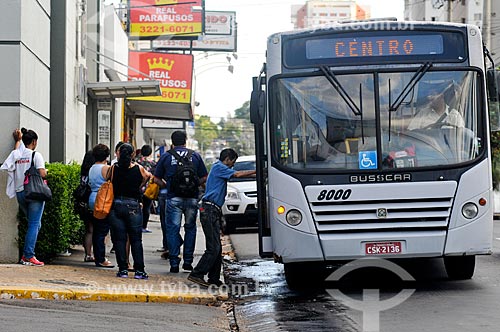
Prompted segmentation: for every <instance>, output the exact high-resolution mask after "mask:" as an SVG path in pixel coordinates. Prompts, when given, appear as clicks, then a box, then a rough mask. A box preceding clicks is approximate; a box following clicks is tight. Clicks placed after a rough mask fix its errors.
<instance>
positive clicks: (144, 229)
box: [142, 228, 153, 233]
mask: <svg viewBox="0 0 500 332" xmlns="http://www.w3.org/2000/svg"><path fill="white" fill-rule="evenodd" d="M142 232H143V233H153V231H151V230H149V229H147V228H143V229H142Z"/></svg>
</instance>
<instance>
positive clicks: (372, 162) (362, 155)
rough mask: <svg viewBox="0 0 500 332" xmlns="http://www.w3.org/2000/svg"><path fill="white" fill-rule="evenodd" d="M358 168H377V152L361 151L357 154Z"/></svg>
mask: <svg viewBox="0 0 500 332" xmlns="http://www.w3.org/2000/svg"><path fill="white" fill-rule="evenodd" d="M358 162H359V169H377V152H376V151H361V152H359V155H358Z"/></svg>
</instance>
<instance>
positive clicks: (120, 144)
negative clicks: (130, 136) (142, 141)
mask: <svg viewBox="0 0 500 332" xmlns="http://www.w3.org/2000/svg"><path fill="white" fill-rule="evenodd" d="M123 144H125V142H122V141H119V142H118V143H116V145H115V152H118V150H120V146H122V145H123Z"/></svg>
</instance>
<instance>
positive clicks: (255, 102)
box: [250, 90, 266, 125]
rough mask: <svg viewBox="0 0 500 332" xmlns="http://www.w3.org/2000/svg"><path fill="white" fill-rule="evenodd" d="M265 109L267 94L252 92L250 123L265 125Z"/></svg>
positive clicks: (259, 91) (260, 91)
mask: <svg viewBox="0 0 500 332" xmlns="http://www.w3.org/2000/svg"><path fill="white" fill-rule="evenodd" d="M265 109H266V93H265V92H264V91H262V90H254V91H252V95H251V97H250V121H251V122H252V123H253V124H256V125H261V124H263V123H264V113H265Z"/></svg>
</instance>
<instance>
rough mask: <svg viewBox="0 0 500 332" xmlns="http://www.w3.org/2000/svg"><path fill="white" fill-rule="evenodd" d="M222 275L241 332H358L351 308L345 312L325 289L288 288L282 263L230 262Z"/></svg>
mask: <svg viewBox="0 0 500 332" xmlns="http://www.w3.org/2000/svg"><path fill="white" fill-rule="evenodd" d="M225 278H226V282H227V283H228V284H229V285H230V286H231V287H230V288H231V289H232V292H231V297H232V299H233V300H234V301H235V304H236V307H235V310H236V319H237V321H238V325H239V328H240V331H259V332H273V331H308V332H316V331H318V332H323V331H339V332H340V331H342V332H354V331H360V327H359V324H358V322H356V321H354V320H353V319H352V311H351V312H349V314H347V311H348V310H349V309H348V308H346V307H345V306H344V305H342V304H341V303H340V302H338V301H337V300H335V299H333V298H332V297H330V296H329V294H328V293H327V292H326V291H325V290H324V289H321V288H320V289H314V290H307V291H301V292H297V291H291V290H289V289H288V287H287V285H286V282H285V278H284V274H283V266H282V265H280V264H276V263H274V262H273V261H269V260H250V261H241V262H235V263H232V264H229V265H227V266H226V269H225ZM236 286H237V287H236Z"/></svg>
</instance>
